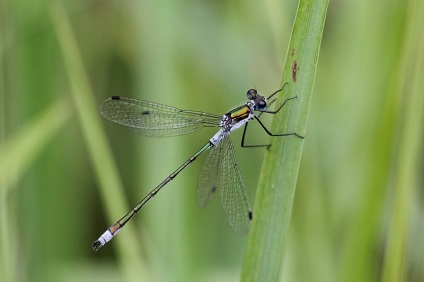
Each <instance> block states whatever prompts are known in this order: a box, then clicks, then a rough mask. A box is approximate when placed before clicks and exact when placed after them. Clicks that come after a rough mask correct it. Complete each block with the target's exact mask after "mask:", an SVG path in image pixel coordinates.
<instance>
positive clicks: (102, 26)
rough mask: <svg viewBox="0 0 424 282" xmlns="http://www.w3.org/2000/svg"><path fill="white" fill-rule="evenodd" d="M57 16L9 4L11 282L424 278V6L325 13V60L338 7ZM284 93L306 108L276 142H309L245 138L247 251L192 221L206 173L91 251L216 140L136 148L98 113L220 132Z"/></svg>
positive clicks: (230, 236)
mask: <svg viewBox="0 0 424 282" xmlns="http://www.w3.org/2000/svg"><path fill="white" fill-rule="evenodd" d="M61 3H62V1H58V0H55V1H1V2H0V18H1V19H2V21H1V25H0V36H1V40H0V46H1V48H0V50H1V53H0V54H1V58H2V60H1V65H0V273H1V277H2V278H1V280H2V281H93V280H99V281H100V280H102V281H122V280H127V281H133V280H136V281H143V280H145V281H237V280H239V279H240V273H242V277H243V279H244V280H254V277H256V278H258V279H261V278H263V277H265V276H264V274H263V268H261V266H263V265H269V267H270V268H272V271H270V272H269V275H270V277H272V278H270V279H275V280H283V281H378V280H382V281H402V280H403V281H423V280H424V272H423V269H422V267H421V265H422V264H423V261H424V256H423V254H424V249H423V246H424V245H423V244H422V238H423V234H424V224H423V221H422V218H423V212H424V211H423V208H422V207H423V206H424V205H423V203H422V201H423V197H422V191H421V190H422V189H419V188H421V187H422V186H423V185H422V184H423V178H422V173H421V171H422V170H423V163H424V161H423V155H424V154H423V152H422V141H423V136H424V134H423V126H422V124H423V105H424V103H423V101H422V99H423V95H422V89H423V86H424V85H423V82H422V81H423V80H422V77H424V67H423V64H424V59H423V54H424V47H423V46H424V43H423V42H424V36H423V33H422V26H424V23H423V20H424V2H423V1H419V0H408V1H403V0H395V1H389V2H384V5H383V4H382V3H381V2H372V1H371V2H370V1H365V0H362V1H354V2H353V1H351V2H349V1H343V2H341V1H338V2H337V1H333V2H331V1H330V3H329V6H328V14H327V18H326V22H325V28H324V32H323V38H322V44H319V43H318V41H319V39H318V37H319V36H320V34H321V29H322V19H323V14H324V13H322V12H323V11H324V10H322V9H323V8H324V7H325V6H326V1H322V3H319V1H301V3H300V6H299V7H300V9H298V11H299V12H298V14H296V7H297V3H295V2H289V1H284V2H278V1H265V2H263V1H245V2H243V5H240V2H228V1H218V2H216V1H215V2H211V1H185V2H181V1H178V2H177V1H165V2H163V1H66V2H64V1H63V3H64V4H66V5H65V6H64V7H62V6H61V5H62V4H61ZM300 12H304V14H303V15H302V13H300ZM295 17H296V19H295ZM294 23H295V24H294ZM292 30H293V32H292V37H291V39H290V31H292ZM316 40H318V41H316ZM309 43H310V45H309ZM319 47H320V51H319V64H318V67H317V69H316V77H315V68H316V60H317V56H318V49H317V48H319ZM293 49H294V50H293ZM293 51H294V54H293V55H292V52H293ZM294 60H296V63H297V68H293V63H294ZM284 62H285V63H284ZM282 66H284V68H283V73H281V69H282ZM294 69H295V70H296V82H294V81H293V70H294ZM281 77H283V82H286V81H288V82H289V85H288V87H287V89H285V90H284V92H283V93H282V94H283V95H281V96H280V99H284V98H288V97H291V96H294V95H297V97H298V98H297V99H295V100H292V101H290V102H288V104H287V105H286V106H285V107H284V108H283V110H282V114H281V115H278V117H277V118H276V119H275V120H274V124H272V125H270V126H271V128H272V130H273V131H284V132H288V131H295V132H298V133H300V134H302V135H305V137H306V138H305V139H304V140H300V139H299V138H296V137H285V138H271V139H272V142H273V143H272V144H273V145H272V146H271V147H270V149H269V150H263V149H252V150H247V149H239V148H238V147H239V146H237V145H238V143H239V142H240V137H241V133H240V132H235V134H234V136H233V141H234V143H235V147H236V153H237V159H238V163H239V166H240V171H241V174H242V177H243V180H244V183H245V184H246V187H247V188H248V193H249V196H250V200H251V202H252V206H253V211H254V217H253V219H254V222H253V227H252V230H251V232H250V233H249V235H248V236H246V237H243V238H241V237H238V236H237V235H235V234H234V233H233V231H232V230H231V228H230V227H229V225H228V223H227V221H226V218H225V215H224V212H223V210H222V207H221V204H220V200H219V199H218V197H215V198H216V199H214V200H213V201H212V203H211V204H210V205H209V206H208V207H207V208H205V209H199V208H198V207H197V206H196V200H195V199H196V196H195V192H196V191H195V190H196V183H197V176H198V175H199V171H200V167H201V163H202V161H203V159H199V160H198V161H197V162H196V163H195V164H193V165H192V166H190V167H189V168H188V169H187V170H185V171H184V172H183V173H181V175H179V176H178V177H177V178H176V179H175V180H174V181H172V182H171V183H170V184H169V185H168V186H167V187H165V188H164V190H163V191H162V192H161V193H159V194H158V195H157V197H155V198H154V199H153V200H152V201H151V202H150V203H149V204H148V205H147V206H146V207H144V208H143V211H142V212H140V213H139V214H138V215H137V217H136V218H135V219H134V220H132V222H131V223H129V225H128V226H126V227H125V229H124V230H122V232H120V233H119V235H118V236H117V237H115V238H114V239H113V240H112V241H111V242H110V243H108V245H106V246H105V247H104V248H102V249H100V250H99V251H98V252H93V251H92V250H91V243H92V242H93V241H94V240H96V239H97V238H98V236H99V235H100V234H101V233H102V232H103V231H104V230H105V228H107V227H108V226H110V225H111V224H113V223H114V222H115V221H116V220H117V219H118V218H119V217H120V216H121V215H123V214H124V213H125V212H126V211H127V210H128V209H129V208H130V207H132V206H133V205H134V204H135V203H137V202H138V201H139V200H140V198H141V197H143V196H144V195H145V194H146V193H147V192H148V191H149V190H150V189H151V188H152V187H155V186H156V185H157V184H158V183H160V181H162V180H163V179H164V178H165V177H166V176H167V175H168V174H169V173H170V172H172V171H173V170H174V169H175V168H176V167H177V166H179V165H180V164H181V163H182V162H183V161H184V160H186V159H187V157H189V156H190V155H191V154H192V153H193V152H195V151H196V150H197V149H199V148H200V147H201V146H202V145H203V144H204V143H205V142H206V141H207V140H208V139H209V138H210V136H212V134H214V133H215V132H214V130H206V129H205V130H204V131H202V132H199V133H195V134H191V135H190V136H181V137H175V138H165V139H149V138H143V137H140V136H137V134H135V133H134V132H131V130H129V129H127V128H122V127H119V126H116V125H113V124H111V123H109V122H107V121H105V120H103V119H101V117H100V115H99V114H98V105H99V104H100V102H101V101H102V100H104V99H105V98H107V97H109V96H111V95H124V96H129V97H137V98H141V99H147V100H153V101H155V102H159V103H164V104H169V105H173V106H177V107H180V108H184V109H195V110H202V111H207V112H211V113H215V114H222V113H225V112H226V111H227V110H229V109H231V108H233V107H234V106H236V105H239V104H241V103H244V102H245V100H246V97H245V93H246V91H247V90H248V89H249V88H253V87H256V88H257V89H258V91H259V92H260V93H262V94H264V95H269V93H272V92H274V91H275V90H276V89H277V88H278V86H279V84H280V83H281ZM314 79H315V85H314V86H313V81H314ZM312 86H313V88H312ZM312 93H314V95H313V97H314V98H313V99H312V100H310V97H311V94H312ZM279 101H282V100H279ZM309 105H310V112H309V113H308V111H309ZM306 123H307V126H306ZM249 127H250V125H249ZM250 129H254V128H253V125H252V128H250ZM251 133H252V135H253V136H250V137H251V138H253V139H255V138H256V137H258V138H261V137H264V138H265V137H266V136H265V134H264V133H263V132H262V131H260V128H259V129H258V131H257V132H255V130H252V131H251ZM302 150H303V152H302ZM300 157H301V159H300ZM262 161H263V163H264V164H263V166H262V168H261V171H262V172H261V173H259V166H260V164H261V162H262ZM299 165H300V168H299ZM259 175H260V178H259V179H258V177H259ZM297 175H298V177H297ZM296 179H297V180H296ZM296 181H297V182H296ZM258 182H259V185H258V190H257V191H256V192H255V190H254V189H255V187H256V186H257V183H258ZM295 186H296V193H295V195H294V191H295V190H294V188H295ZM255 193H256V194H257V197H256V200H255V201H254V197H253V195H254V194H255ZM293 199H294V202H293ZM292 202H293V205H292ZM291 210H292V212H291ZM289 222H290V224H289ZM265 243H267V244H265ZM246 245H247V247H246ZM246 248H247V249H246ZM243 255H244V261H243ZM256 263H258V264H257V265H256ZM252 265H253V267H251V266H252ZM258 268H261V270H258ZM242 269H243V270H242ZM281 269H283V270H282V276H281ZM249 272H250V273H249ZM280 276H281V277H280ZM252 277H253V278H252ZM262 281H266V280H265V278H264V279H262ZM268 281H270V280H268Z"/></svg>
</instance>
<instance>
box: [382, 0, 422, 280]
mask: <svg viewBox="0 0 424 282" xmlns="http://www.w3.org/2000/svg"><path fill="white" fill-rule="evenodd" d="M408 7H409V9H410V11H411V12H410V17H409V18H408V25H407V30H408V31H409V32H408V33H407V38H406V40H405V42H406V44H405V52H404V54H405V56H404V60H403V64H402V67H401V68H400V71H399V78H400V80H401V82H400V83H399V84H400V85H401V86H400V87H399V94H400V95H401V96H402V98H403V99H402V101H403V108H402V112H401V113H402V118H401V119H400V120H401V121H402V122H401V123H400V125H399V134H397V136H399V146H398V148H399V150H398V153H397V156H398V158H397V159H396V164H402V165H399V166H397V167H396V172H395V179H396V181H395V187H394V195H393V200H394V204H393V208H392V209H391V211H392V214H391V220H390V227H389V236H388V242H387V251H386V254H385V263H384V268H383V276H382V281H407V280H408V279H407V276H406V275H405V274H406V273H405V269H404V265H408V263H406V262H405V258H406V257H409V256H405V254H406V252H407V247H408V246H407V242H408V237H409V232H410V227H411V226H410V223H411V218H412V213H413V208H412V207H413V206H414V198H413V197H414V195H415V193H416V191H417V190H418V185H419V181H420V180H419V178H420V175H419V174H417V167H419V162H420V152H421V151H422V138H423V127H422V124H423V121H424V96H423V92H422V89H423V88H424V83H423V74H424V63H423V62H424V37H423V36H422V35H421V33H422V30H421V28H419V27H420V26H422V24H423V17H424V5H423V2H422V1H410V2H409V6H408Z"/></svg>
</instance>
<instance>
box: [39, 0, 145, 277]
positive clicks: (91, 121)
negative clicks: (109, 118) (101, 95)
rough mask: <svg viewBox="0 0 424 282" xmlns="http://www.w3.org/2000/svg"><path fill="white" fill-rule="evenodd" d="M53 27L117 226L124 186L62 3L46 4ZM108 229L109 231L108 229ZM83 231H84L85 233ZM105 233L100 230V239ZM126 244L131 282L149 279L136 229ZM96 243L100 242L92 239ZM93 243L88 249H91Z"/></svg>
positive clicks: (122, 243)
mask: <svg viewBox="0 0 424 282" xmlns="http://www.w3.org/2000/svg"><path fill="white" fill-rule="evenodd" d="M47 4H48V7H49V10H50V14H51V17H52V20H53V25H54V28H55V31H56V34H57V37H58V40H59V44H60V47H61V50H62V53H63V58H64V62H65V67H66V69H67V71H68V75H69V79H70V84H71V88H72V95H73V98H74V100H75V105H76V109H77V113H78V115H79V119H80V122H81V127H82V131H83V135H84V137H85V141H86V143H87V147H88V152H89V154H90V157H91V160H92V164H93V167H94V171H95V173H96V177H97V179H98V181H99V184H100V185H99V186H100V187H99V188H100V189H101V190H100V195H101V196H102V197H103V202H104V203H105V206H106V210H107V211H108V215H109V218H110V222H115V220H116V216H117V215H121V214H124V213H125V212H126V211H127V210H129V207H128V206H127V204H126V201H125V199H124V195H123V193H122V191H123V189H122V182H121V180H120V177H119V175H118V171H117V168H116V165H115V163H114V161H113V158H112V153H111V150H110V147H109V144H108V143H107V142H106V140H107V138H106V134H105V133H104V131H103V129H102V127H101V125H100V117H99V114H98V106H97V105H96V102H95V100H94V96H93V93H92V90H91V87H90V84H89V81H88V77H87V74H86V73H85V69H84V66H83V62H82V58H81V55H80V53H79V49H78V46H77V42H76V39H75V36H74V33H73V30H72V27H71V25H70V22H69V19H68V16H67V14H66V11H65V8H64V6H63V4H62V1H60V0H59V1H58V0H52V1H47ZM105 229H106V228H105ZM82 230H83V229H82ZM103 231H104V230H99V235H100V234H101V233H103ZM125 233H126V240H119V239H115V240H114V242H115V243H116V245H118V251H119V253H120V258H121V266H122V269H123V270H124V273H125V275H126V277H127V279H128V280H129V281H136V280H137V279H138V277H143V276H146V271H145V269H144V267H143V265H145V264H144V263H143V262H142V259H141V253H142V250H141V247H140V245H139V240H138V239H137V236H136V232H135V229H134V226H131V225H129V226H126V228H125ZM94 239H97V238H93V241H94ZM90 245H91V242H87V248H90V249H91V246H90Z"/></svg>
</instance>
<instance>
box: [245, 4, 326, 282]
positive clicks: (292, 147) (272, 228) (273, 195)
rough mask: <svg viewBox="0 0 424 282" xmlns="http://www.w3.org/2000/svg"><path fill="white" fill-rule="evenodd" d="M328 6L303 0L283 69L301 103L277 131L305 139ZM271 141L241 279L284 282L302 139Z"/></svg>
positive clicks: (278, 122)
mask: <svg viewBox="0 0 424 282" xmlns="http://www.w3.org/2000/svg"><path fill="white" fill-rule="evenodd" d="M327 7H328V0H315V1H306V0H301V1H300V2H299V6H298V9H297V13H296V19H295V23H294V26H293V30H292V35H291V39H290V45H289V48H288V52H287V56H286V63H285V66H284V69H283V83H284V82H289V86H288V87H287V89H285V90H284V97H285V98H289V97H295V96H297V99H294V100H292V101H290V102H289V104H287V106H285V107H284V109H283V110H282V112H283V113H282V114H278V115H275V118H274V120H273V124H272V129H273V132H281V131H282V129H284V131H285V132H297V133H298V134H300V135H305V128H306V122H307V117H308V112H309V105H310V101H311V97H312V89H313V85H314V80H315V73H316V68H317V63H318V55H319V50H320V45H321V38H322V33H323V29H324V22H325V16H326V13H327ZM280 102H281V101H280ZM271 141H272V142H271V144H272V146H271V147H270V149H269V150H268V151H267V152H266V154H265V158H264V163H263V166H262V171H261V176H260V180H259V187H258V192H257V196H256V205H255V210H254V212H255V214H254V220H253V226H252V230H251V231H250V236H249V240H248V246H247V251H246V255H245V259H244V264H243V269H242V281H279V280H281V275H282V267H283V259H284V254H285V249H286V246H285V245H286V240H287V234H288V228H289V223H290V216H291V210H292V206H293V198H294V193H295V188H296V181H297V175H298V170H299V166H300V158H301V155H302V149H303V140H302V139H300V138H299V137H295V136H291V137H284V138H279V137H278V138H277V137H275V138H271Z"/></svg>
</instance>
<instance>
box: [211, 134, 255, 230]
mask: <svg viewBox="0 0 424 282" xmlns="http://www.w3.org/2000/svg"><path fill="white" fill-rule="evenodd" d="M220 146H221V147H222V152H221V154H220V160H219V161H218V162H219V184H220V189H221V200H222V205H223V207H224V210H225V213H226V215H227V218H228V221H229V222H230V225H231V227H232V228H233V229H234V231H235V232H236V233H237V234H239V235H244V234H246V233H247V232H248V231H249V229H250V224H251V222H252V210H251V208H250V204H249V200H248V198H247V194H246V191H245V189H244V185H243V181H242V178H241V175H240V171H239V168H238V166H237V163H236V158H235V153H234V147H233V143H232V142H231V139H230V138H229V137H228V136H227V137H225V138H224V140H222V141H221V143H220ZM218 147H219V146H218Z"/></svg>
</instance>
